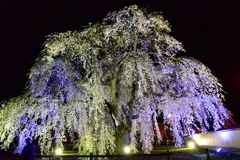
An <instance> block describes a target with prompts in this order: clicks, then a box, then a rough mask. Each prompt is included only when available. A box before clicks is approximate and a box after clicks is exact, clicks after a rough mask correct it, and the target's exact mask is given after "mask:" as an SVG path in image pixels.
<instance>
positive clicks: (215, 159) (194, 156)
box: [64, 146, 240, 160]
mask: <svg viewBox="0 0 240 160" xmlns="http://www.w3.org/2000/svg"><path fill="white" fill-rule="evenodd" d="M167 150H169V152H170V153H172V155H171V156H170V160H175V159H176V160H206V152H205V149H202V148H174V147H173V146H170V147H167V146H158V147H154V149H153V150H152V151H151V153H152V154H159V153H160V154H161V153H166V152H167ZM137 154H143V153H142V152H139V153H137ZM64 155H77V153H76V152H73V151H65V152H64ZM109 159H110V160H123V159H126V158H109ZM129 159H131V160H135V159H136V160H138V159H139V160H140V159H146V160H152V159H160V160H161V158H159V157H150V156H149V157H146V158H143V157H141V158H139V157H135V158H132V157H131V158H129ZM162 159H166V156H165V157H163V158H162ZM210 159H211V160H240V155H233V154H228V153H220V154H219V153H218V154H217V153H214V152H212V151H210Z"/></svg>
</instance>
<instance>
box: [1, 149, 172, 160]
mask: <svg viewBox="0 0 240 160" xmlns="http://www.w3.org/2000/svg"><path fill="white" fill-rule="evenodd" d="M170 155H172V153H170V152H169V151H167V153H157V154H124V155H93V154H92V153H90V155H35V156H32V157H33V158H48V157H49V158H50V157H51V158H67V157H86V158H90V160H92V159H93V157H140V156H167V157H168V160H170ZM4 157H15V158H17V157H19V158H20V157H22V156H21V155H0V159H1V158H4Z"/></svg>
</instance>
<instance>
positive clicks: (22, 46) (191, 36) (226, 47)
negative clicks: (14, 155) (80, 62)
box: [0, 0, 240, 124]
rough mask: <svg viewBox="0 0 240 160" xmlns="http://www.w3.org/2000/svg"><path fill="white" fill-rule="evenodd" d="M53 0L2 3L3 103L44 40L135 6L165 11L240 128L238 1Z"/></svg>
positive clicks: (17, 88) (18, 84) (6, 0)
mask: <svg viewBox="0 0 240 160" xmlns="http://www.w3.org/2000/svg"><path fill="white" fill-rule="evenodd" d="M49 1H50V0H48V1H47V0H46V1H40V0H38V1H37V0H31V1H26V0H25V1H24V0H22V2H21V1H18V0H0V61H1V62H0V71H1V83H0V101H2V100H5V99H9V98H13V97H15V96H18V95H19V94H21V92H22V90H23V89H24V87H25V84H26V82H27V77H26V74H27V73H28V70H29V69H30V68H31V67H32V66H33V64H34V60H35V59H36V58H37V57H38V55H39V53H40V50H41V45H42V44H43V42H44V41H45V36H47V35H49V34H50V33H53V32H64V31H68V30H82V26H84V25H87V24H88V22H101V21H102V19H103V18H104V17H105V16H106V14H107V13H108V11H113V10H119V9H120V8H123V7H124V6H129V5H133V4H137V5H138V6H140V7H147V6H149V7H148V10H149V11H161V12H163V14H164V17H165V19H167V20H168V21H169V22H170V24H171V25H172V33H171V35H172V36H174V37H175V38H176V39H177V40H179V41H181V42H182V43H183V44H184V46H185V49H186V51H187V52H186V53H184V54H185V55H188V56H191V57H194V58H196V59H198V60H200V61H202V62H203V63H204V64H205V65H206V66H208V67H209V68H210V69H211V70H212V73H213V74H214V75H215V76H216V77H217V78H218V79H219V80H220V83H222V84H223V89H224V90H225V91H226V92H227V94H225V97H226V100H225V106H226V108H227V109H229V110H231V111H233V113H234V114H235V115H236V117H235V119H236V120H237V122H238V123H239V124H240V93H239V92H240V64H239V60H240V50H239V49H240V47H239V46H240V31H239V30H240V1H239V0H216V1H215V0H201V1H194V0H184V1H181V2H180V0H145V1H141V0H135V1H134V0H127V1H124V0H115V1H114V0H105V1H104V0H102V1H99V0H98V1H97V0H95V1H93V0H92V1H90V0H89V1H88V0H84V1H83V0H76V1H70V0H68V1H59V0H58V1H50V2H49ZM82 1H83V2H82Z"/></svg>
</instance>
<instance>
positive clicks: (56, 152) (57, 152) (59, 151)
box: [55, 148, 62, 156]
mask: <svg viewBox="0 0 240 160" xmlns="http://www.w3.org/2000/svg"><path fill="white" fill-rule="evenodd" d="M55 154H56V155H57V156H59V155H61V154H62V149H60V148H58V149H56V150H55Z"/></svg>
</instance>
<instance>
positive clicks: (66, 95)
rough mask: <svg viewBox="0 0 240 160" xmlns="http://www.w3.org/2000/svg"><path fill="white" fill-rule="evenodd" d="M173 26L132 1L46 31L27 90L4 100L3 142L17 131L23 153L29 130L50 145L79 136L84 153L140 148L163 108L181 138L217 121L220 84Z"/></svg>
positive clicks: (0, 114) (149, 140) (46, 148)
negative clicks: (95, 18) (73, 25)
mask: <svg viewBox="0 0 240 160" xmlns="http://www.w3.org/2000/svg"><path fill="white" fill-rule="evenodd" d="M170 31H171V29H170V27H169V24H168V22H167V21H166V20H164V19H163V17H162V15H161V14H160V13H158V12H153V13H147V12H146V10H144V9H139V8H138V6H136V5H134V6H130V7H125V8H124V9H122V10H120V11H115V12H111V13H109V14H108V15H107V16H106V18H104V19H103V22H102V24H100V23H97V24H93V25H92V24H90V25H89V26H88V27H87V28H86V29H84V30H83V31H73V32H70V31H68V32H64V33H54V34H52V35H50V36H48V37H47V40H46V42H45V43H44V48H43V50H42V54H41V55H40V57H39V58H38V59H37V60H36V63H35V65H34V66H33V67H32V68H31V70H30V73H29V81H28V83H27V87H26V90H25V92H24V93H23V95H21V96H19V97H16V98H13V99H11V100H8V101H5V102H3V103H2V107H1V111H0V134H1V137H0V138H1V139H0V141H3V142H4V143H3V148H7V147H8V146H9V144H10V143H11V142H12V141H13V139H14V138H18V141H19V143H18V148H17V149H16V152H17V153H21V150H22V148H23V146H24V144H25V142H24V140H25V139H26V138H28V137H30V138H38V139H39V144H40V146H41V150H42V152H45V153H49V152H50V151H51V149H52V148H54V147H62V142H61V140H62V139H63V138H65V137H72V138H73V139H74V138H76V137H77V141H76V147H77V148H78V149H79V153H81V154H89V153H90V152H93V153H94V154H113V153H114V154H115V153H118V152H121V151H122V149H123V145H124V144H129V145H130V148H131V150H132V151H133V152H136V151H137V145H138V143H139V142H140V143H141V144H142V145H141V146H142V150H143V151H144V152H145V153H149V151H150V150H151V149H152V144H153V142H154V138H153V137H154V129H153V128H154V126H157V120H156V117H157V116H159V115H161V114H162V115H163V118H164V123H165V124H168V125H170V126H171V127H172V129H173V135H174V138H175V141H176V146H180V145H181V144H182V143H183V134H184V132H186V131H187V132H192V127H193V126H195V127H197V128H198V129H200V130H202V131H203V132H205V131H207V130H208V129H209V127H210V126H209V118H210V117H211V118H212V119H213V120H212V122H213V124H211V126H213V128H214V129H217V128H219V125H220V124H221V123H222V122H223V121H224V120H225V119H227V118H228V117H229V114H228V111H227V110H226V109H225V108H224V106H223V104H222V99H223V95H222V89H221V85H220V84H219V82H218V80H217V78H216V77H214V76H213V75H212V74H211V72H210V70H209V69H208V68H207V67H206V66H204V65H203V64H202V63H201V62H199V61H198V60H196V59H193V58H189V57H181V56H176V54H177V53H178V52H179V51H183V48H182V44H181V43H180V42H178V41H177V40H176V39H174V38H173V37H171V36H170V35H169V33H170ZM169 115H171V117H170V118H169ZM155 128H156V127H155ZM156 133H157V138H158V139H159V140H161V134H160V131H159V129H158V128H157V130H156ZM114 137H116V138H114ZM115 139H116V140H115Z"/></svg>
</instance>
